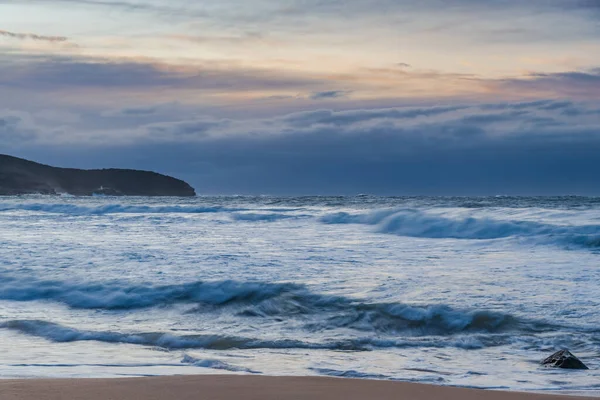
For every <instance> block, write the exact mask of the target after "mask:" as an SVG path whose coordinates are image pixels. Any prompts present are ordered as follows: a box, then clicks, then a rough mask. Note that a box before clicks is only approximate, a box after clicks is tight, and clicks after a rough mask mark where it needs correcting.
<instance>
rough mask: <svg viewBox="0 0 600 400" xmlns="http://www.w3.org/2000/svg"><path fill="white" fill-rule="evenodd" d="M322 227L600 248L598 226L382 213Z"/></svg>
mask: <svg viewBox="0 0 600 400" xmlns="http://www.w3.org/2000/svg"><path fill="white" fill-rule="evenodd" d="M320 221H321V222H322V223H325V224H363V225H373V226H375V227H376V231H377V232H379V233H388V234H395V235H399V236H408V237H418V238H429V239H475V240H484V239H503V238H508V237H540V238H542V241H543V242H545V243H547V242H555V241H559V242H562V243H565V244H573V245H580V246H584V247H591V248H593V247H600V225H579V226H576V225H553V224H544V223H540V222H533V221H502V220H496V219H492V218H474V217H463V218H448V217H444V216H440V215H432V214H427V213H425V212H422V211H419V210H412V209H404V210H382V211H375V212H372V213H366V214H349V213H346V212H339V213H335V214H328V215H325V216H323V217H321V219H320Z"/></svg>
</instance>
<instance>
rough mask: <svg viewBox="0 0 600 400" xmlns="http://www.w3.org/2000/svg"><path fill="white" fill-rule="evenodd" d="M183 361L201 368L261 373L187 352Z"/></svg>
mask: <svg viewBox="0 0 600 400" xmlns="http://www.w3.org/2000/svg"><path fill="white" fill-rule="evenodd" d="M181 363H182V364H191V365H193V366H196V367H200V368H210V369H220V370H224V371H231V372H246V373H250V374H260V372H259V371H254V370H252V369H249V368H244V367H238V366H235V365H231V364H229V363H227V362H225V361H221V360H212V359H199V358H195V357H192V356H189V355H187V354H186V355H185V356H184V357H183V360H181Z"/></svg>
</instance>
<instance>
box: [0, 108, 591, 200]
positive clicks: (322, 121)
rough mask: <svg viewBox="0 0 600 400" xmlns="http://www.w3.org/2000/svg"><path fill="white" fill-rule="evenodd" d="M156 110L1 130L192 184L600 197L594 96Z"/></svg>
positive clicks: (69, 158) (91, 162)
mask: <svg viewBox="0 0 600 400" xmlns="http://www.w3.org/2000/svg"><path fill="white" fill-rule="evenodd" d="M161 107H162V106H157V107H156V108H155V109H144V110H143V112H142V111H140V112H137V111H134V112H131V110H123V112H117V111H113V112H111V113H105V114H104V117H102V118H104V125H105V126H109V125H110V124H111V123H113V122H112V121H120V122H118V123H119V124H123V119H125V120H130V121H129V122H130V126H128V127H123V126H122V127H120V128H111V129H107V130H96V131H90V132H88V133H87V134H82V133H79V132H75V131H74V130H73V129H72V128H69V127H68V126H66V125H65V124H60V123H55V124H56V126H55V127H53V128H50V129H49V128H48V127H47V126H46V125H43V124H41V123H39V122H38V117H36V116H33V115H24V114H23V115H15V114H14V113H13V114H6V113H5V114H4V115H3V116H1V117H0V121H1V122H0V137H1V138H2V142H3V143H5V144H8V146H7V147H9V148H10V149H11V150H12V152H13V153H16V154H21V155H26V156H29V157H33V158H36V159H39V160H40V161H44V162H49V163H58V164H62V165H69V166H77V167H102V166H108V165H117V166H123V167H132V168H146V169H159V170H160V171H162V172H166V173H171V174H175V175H178V176H181V177H183V178H185V179H188V180H189V181H190V182H191V183H192V184H193V185H194V186H196V188H197V189H198V191H199V192H200V193H238V194H239V193H247V194H265V193H270V194H353V193H360V192H364V193H374V194H388V195H391V194H393V195H440V194H446V195H449V194H452V195H492V194H560V193H568V194H600V185H599V184H600V177H599V176H598V174H597V171H598V170H600V158H599V157H598V156H597V155H598V154H600V129H598V128H599V127H600V108H598V107H597V105H596V106H594V104H586V103H573V102H570V101H555V100H544V101H533V102H525V103H523V102H521V103H489V104H482V105H460V106H443V107H442V106H437V107H409V108H405V107H403V108H390V109H371V110H353V111H340V112H336V111H331V110H325V109H324V110H314V111H306V112H299V113H293V114H289V115H282V116H278V117H272V118H264V119H244V120H233V119H215V118H210V117H201V118H198V117H197V118H183V119H178V120H171V121H160V119H163V118H164V114H163V115H162V116H161V117H160V118H158V119H159V120H156V119H155V118H157V117H158V116H159V115H161V111H160V110H161ZM165 107H167V109H172V108H173V107H175V106H173V105H167V106H165ZM175 108H176V107H175ZM172 115H174V114H172ZM140 118H141V119H140ZM7 139H10V140H7ZM49 149H51V151H48V150H49Z"/></svg>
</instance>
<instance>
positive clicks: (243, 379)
mask: <svg viewBox="0 0 600 400" xmlns="http://www.w3.org/2000/svg"><path fill="white" fill-rule="evenodd" d="M586 398H587V399H592V397H569V396H555V395H549V394H536V393H518V392H500V391H488V390H477V389H462V388H452V387H442V386H432V385H424V384H416V383H405V382H390V381H372V380H357V379H336V378H320V377H265V376H259V377H257V376H216V375H212V376H174V377H151V378H124V379H30V380H5V381H0V399H2V400H16V399H19V400H34V399H35V400H38V399H43V400H59V399H60V400H63V399H69V400H73V399H87V400H108V399H110V400H121V399H122V400H133V399H144V400H174V399H177V400H188V399H190V400H191V399H203V400H237V399H248V400H282V399H290V400H304V399H306V400H309V399H310V400H320V399H323V400H338V399H339V400H363V399H378V400H387V399H398V400H434V399H435V400H437V399H448V400H471V399H485V400H543V399H548V400H551V399H579V400H581V399H586Z"/></svg>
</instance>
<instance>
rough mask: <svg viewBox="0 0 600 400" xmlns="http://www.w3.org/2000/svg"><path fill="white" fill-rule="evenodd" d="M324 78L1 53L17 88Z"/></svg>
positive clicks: (191, 86)
mask: <svg viewBox="0 0 600 400" xmlns="http://www.w3.org/2000/svg"><path fill="white" fill-rule="evenodd" d="M327 84H328V82H326V81H325V80H324V79H318V78H311V77H309V76H301V75H295V74H291V73H286V72H283V71H275V70H268V69H258V68H254V69H253V68H244V67H240V66H237V65H231V64H219V63H209V62H207V63H204V64H199V65H173V64H167V63H160V62H154V61H152V60H126V59H125V60H122V59H102V58H83V57H67V56H50V57H48V56H30V55H29V56H23V55H21V56H17V57H15V56H12V57H11V56H5V57H0V85H4V86H6V87H13V88H25V89H27V88H29V89H35V90H43V89H64V90H66V89H70V88H111V89H121V90H128V89H132V88H139V89H147V90H151V89H157V88H164V89H169V90H177V89H181V90H218V91H220V92H227V91H232V92H242V91H246V90H261V91H267V90H278V89H291V90H302V89H305V90H306V89H311V88H314V87H323V86H326V85H327Z"/></svg>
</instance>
